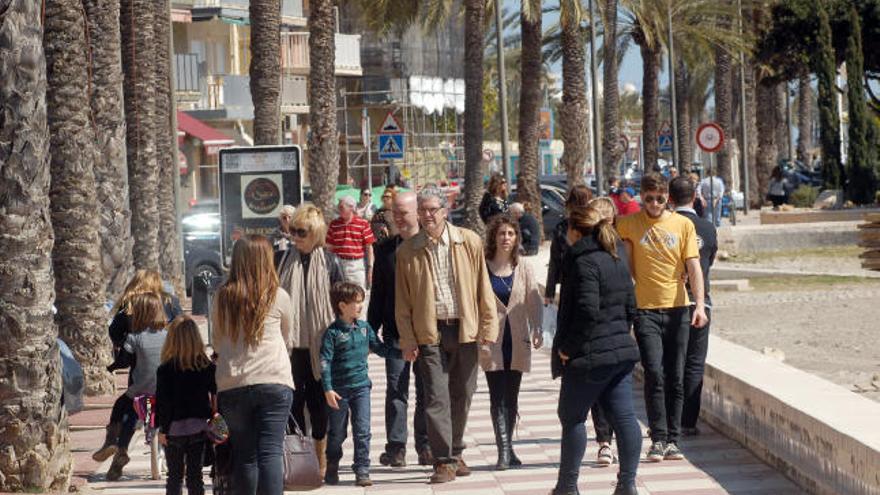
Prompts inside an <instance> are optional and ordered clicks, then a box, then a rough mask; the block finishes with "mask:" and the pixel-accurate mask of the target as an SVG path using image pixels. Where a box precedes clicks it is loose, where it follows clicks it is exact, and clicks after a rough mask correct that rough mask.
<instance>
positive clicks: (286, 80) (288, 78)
mask: <svg viewBox="0 0 880 495" xmlns="http://www.w3.org/2000/svg"><path fill="white" fill-rule="evenodd" d="M281 113H284V114H289V113H309V84H308V78H306V77H303V76H293V75H288V74H285V75H283V76H282V77H281Z"/></svg>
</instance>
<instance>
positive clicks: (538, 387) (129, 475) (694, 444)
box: [71, 350, 803, 495]
mask: <svg viewBox="0 0 880 495" xmlns="http://www.w3.org/2000/svg"><path fill="white" fill-rule="evenodd" d="M370 376H371V378H372V380H373V394H372V399H373V401H372V433H373V440H372V443H371V446H372V450H371V452H370V458H371V460H372V462H373V467H372V470H371V474H372V478H373V481H374V483H375V484H374V486H372V487H371V488H367V489H364V488H359V487H356V486H354V475H353V473H352V472H351V470H350V468H349V467H348V464H349V463H350V462H351V456H352V446H351V440H350V439H349V440H348V441H347V442H346V446H345V448H344V451H345V456H344V457H343V461H342V469H341V483H340V485H339V486H336V487H324V488H321V489H319V490H316V491H313V492H311V493H315V494H362V493H366V492H369V493H377V494H383V495H384V494H388V495H391V494H395V495H396V494H400V495H423V494H424V495H429V494H434V493H438V494H445V493H462V494H467V495H494V494H498V495H543V494H546V493H549V492H550V490H551V489H552V488H553V485H554V483H555V480H556V470H557V467H558V462H559V439H560V433H561V428H560V426H559V422H558V419H557V417H556V406H557V403H558V398H559V382H558V381H553V380H551V379H550V361H549V353H548V352H547V351H546V350H545V351H539V352H537V353H535V355H534V361H533V371H532V372H531V373H530V374H527V375H525V376H524V378H523V385H522V393H521V395H520V404H521V409H520V415H521V416H522V420H521V423H520V425H519V427H518V429H517V434H516V437H515V442H514V444H515V449H516V452H517V454H518V455H519V456H520V458H522V460H523V462H524V463H525V466H523V467H522V468H521V469H517V470H509V471H504V472H495V471H492V469H491V468H492V466H494V464H495V458H496V450H495V439H494V435H493V433H492V423H491V420H490V417H489V395H488V388H487V386H486V383H485V380H484V377H483V374H482V372H480V378H479V385H478V388H477V392H476V393H475V394H474V400H473V405H472V407H471V413H470V418H469V421H468V430H467V432H466V441H467V444H468V446H469V447H468V449H467V450H466V451H465V460H467V462H468V465H469V466H471V467H472V468H473V470H474V473H473V474H472V475H471V476H469V477H467V478H459V479H458V480H456V481H455V482H453V483H449V484H444V485H429V484H427V483H426V482H427V479H428V476H429V473H430V470H429V469H428V468H426V467H422V466H418V464H417V463H416V458H415V449H414V448H413V446H412V445H410V447H409V449H408V459H407V462H408V463H409V465H408V466H407V467H406V468H401V469H391V468H387V467H384V466H381V465H379V463H378V459H379V454H380V453H381V451H382V448H383V446H384V444H385V427H384V419H383V418H384V411H383V403H384V394H385V376H384V366H383V363H382V360H381V359H380V358H377V357H375V356H371V358H370ZM640 388H641V387H640V386H638V385H637V386H636V389H635V390H634V391H633V393H634V397H635V403H636V406H637V407H638V408H639V420H640V422H641V424H642V427H643V429H644V428H645V421H646V418H645V411H644V399H643V397H642V392H641V390H640ZM411 396H414V394H412V393H411ZM104 402H109V399H108V400H105V401H104ZM109 414H110V409H109V404H108V406H107V408H106V409H96V410H91V411H86V412H84V413H81V414H78V415H76V416H74V417H72V418H71V422H72V424H74V425H89V424H92V425H98V426H100V425H103V424H104V421H106V419H107V418H108V417H109ZM588 426H589V432H590V441H589V443H588V450H587V455H586V457H585V462H584V464H583V466H582V470H581V478H580V490H581V493H582V494H584V495H609V494H611V492H613V491H614V481H615V479H616V472H617V468H616V466H612V467H604V468H603V467H598V466H597V465H596V464H595V462H594V461H595V459H596V443H595V442H594V437H593V435H594V432H593V430H592V424H591V422H589V421H588ZM701 429H702V433H701V435H700V436H698V437H690V438H686V439H685V440H684V442H683V444H682V449H683V450H684V453H685V455H686V458H687V460H685V461H665V462H662V463H658V464H651V463H646V462H644V460H643V462H642V463H641V464H640V466H639V476H638V486H639V493H640V494H641V495H648V494H679V495H722V494H742V495H745V494H748V495H788V494H799V493H803V492H802V491H801V490H800V489H798V488H797V487H796V486H795V485H794V484H793V483H791V482H790V481H789V480H788V479H786V478H785V477H783V476H782V475H781V474H779V473H777V472H775V471H774V470H773V469H771V468H770V467H769V466H767V465H765V464H763V463H762V462H761V461H759V460H758V459H757V458H756V457H755V456H753V455H752V454H751V453H749V452H748V451H746V450H745V449H744V448H742V447H740V446H739V445H738V444H736V443H734V442H733V441H731V440H728V439H727V438H725V437H723V436H721V435H720V434H718V433H717V432H715V431H714V430H712V429H711V428H709V427H707V426H703V425H701ZM102 436H103V429H100V430H99V429H89V430H82V429H78V428H77V429H75V430H74V431H73V433H72V442H73V448H74V455H75V457H76V476H77V478H78V479H77V480H75V481H76V482H77V484H78V485H79V486H78V490H79V492H80V493H96V494H106V495H110V494H119V495H148V494H160V493H164V482H163V481H153V480H150V479H149V471H150V469H149V467H150V466H149V455H148V450H147V448H146V446H145V445H143V440H142V439H143V437H142V435H141V434H140V433H138V434H137V435H136V436H135V438H134V440H133V442H132V449H131V458H132V462H131V464H129V465H128V467H127V468H126V470H125V476H124V477H123V479H122V480H121V481H119V482H115V483H108V482H106V481H105V479H104V473H105V472H106V471H107V467H108V465H109V461H107V462H105V463H102V464H101V465H96V464H97V463H95V462H93V461H91V458H90V457H89V455H90V454H91V452H92V451H94V450H95V449H96V448H97V447H98V446H99V445H100V443H101V441H102V438H103V437H102ZM644 442H645V444H644V447H643V452H644V450H645V449H646V448H647V442H648V440H647V439H645V440H644ZM643 459H644V456H643ZM205 481H206V483H207V484H208V489H209V491H208V493H210V478H209V477H208V476H207V470H206V475H205Z"/></svg>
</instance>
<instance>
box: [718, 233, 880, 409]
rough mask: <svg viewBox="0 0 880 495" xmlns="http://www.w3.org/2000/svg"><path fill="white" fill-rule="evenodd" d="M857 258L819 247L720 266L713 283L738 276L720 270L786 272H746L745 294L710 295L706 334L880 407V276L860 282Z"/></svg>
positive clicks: (861, 274) (850, 251)
mask: <svg viewBox="0 0 880 495" xmlns="http://www.w3.org/2000/svg"><path fill="white" fill-rule="evenodd" d="M857 255H858V250H857V249H855V248H853V249H834V250H821V249H820V250H809V251H799V252H789V253H774V254H771V255H761V256H759V257H751V258H748V259H737V260H729V261H719V262H718V263H717V264H716V266H718V267H719V270H718V272H717V275H715V274H713V279H721V278H730V277H731V276H733V277H735V278H743V275H742V274H731V275H729V276H726V275H725V268H727V269H730V268H735V269H737V270H740V269H742V270H748V269H749V268H756V269H758V270H783V271H784V272H785V273H775V274H769V273H760V274H752V276H749V280H750V283H751V286H752V290H751V291H748V292H724V291H713V294H712V299H713V304H714V310H713V311H714V312H713V322H712V328H711V331H712V332H713V333H714V334H715V335H719V336H721V337H723V338H725V339H727V340H730V341H732V342H735V343H737V344H740V345H743V346H745V347H748V348H751V349H753V350H756V351H758V352H768V353H772V354H774V355H784V361H785V362H786V363H788V364H790V365H792V366H795V367H797V368H800V369H802V370H805V371H808V372H810V373H813V374H815V375H818V376H821V377H823V378H825V379H827V380H830V381H832V382H834V383H837V384H839V385H841V386H843V387H846V388H847V389H849V390H852V391H853V392H856V393H859V394H861V395H864V396H865V397H868V398H871V399H873V400H875V401H880V346H878V345H877V339H878V337H880V278H876V274H871V276H870V277H868V276H865V275H868V274H869V272H866V271H864V270H861V269H860V267H859V263H858V259H857V258H856V256H857ZM799 272H812V273H838V274H841V275H845V276H840V277H834V276H828V275H820V276H816V275H812V276H810V275H800V274H798V273H799ZM779 351H781V353H782V354H780V353H779Z"/></svg>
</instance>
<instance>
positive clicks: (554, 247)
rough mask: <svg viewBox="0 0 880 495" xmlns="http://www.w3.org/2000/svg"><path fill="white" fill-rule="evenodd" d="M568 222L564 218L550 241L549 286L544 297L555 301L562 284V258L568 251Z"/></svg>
mask: <svg viewBox="0 0 880 495" xmlns="http://www.w3.org/2000/svg"><path fill="white" fill-rule="evenodd" d="M567 235H568V220H567V219H565V218H563V219H562V220H560V221H559V223H557V224H556V228H554V229H553V238H552V239H551V240H550V264H549V266H548V267H547V285H546V286H545V288H544V297H547V298H548V299H553V298H554V297H555V296H556V284H561V283H562V257H563V256H564V255H565V251H566V249H568V238H567Z"/></svg>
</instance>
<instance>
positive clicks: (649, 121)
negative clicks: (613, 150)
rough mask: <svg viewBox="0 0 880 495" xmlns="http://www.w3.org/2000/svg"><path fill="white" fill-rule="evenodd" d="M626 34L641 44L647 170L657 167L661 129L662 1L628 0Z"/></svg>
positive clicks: (625, 15) (643, 124) (626, 4)
mask: <svg viewBox="0 0 880 495" xmlns="http://www.w3.org/2000/svg"><path fill="white" fill-rule="evenodd" d="M622 5H623V7H624V8H625V9H626V10H625V11H624V21H623V25H624V34H623V38H624V40H622V41H626V39H627V38H629V39H632V41H633V42H634V43H635V44H636V45H638V47H639V51H640V52H641V55H642V135H643V136H645V138H644V140H643V141H644V143H643V146H644V161H645V163H644V164H643V167H644V170H651V169H652V168H654V167H655V166H656V165H657V159H658V158H659V156H660V155H659V152H658V148H657V144H658V143H657V138H656V136H657V135H658V132H659V130H660V70H661V65H662V63H663V51H662V46H661V44H660V40H661V35H660V33H661V32H662V30H663V28H662V26H660V25H658V22H659V19H663V18H664V17H663V16H662V12H661V11H660V9H659V8H658V5H659V4H658V2H654V1H648V0H624V1H623V4H622Z"/></svg>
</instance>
